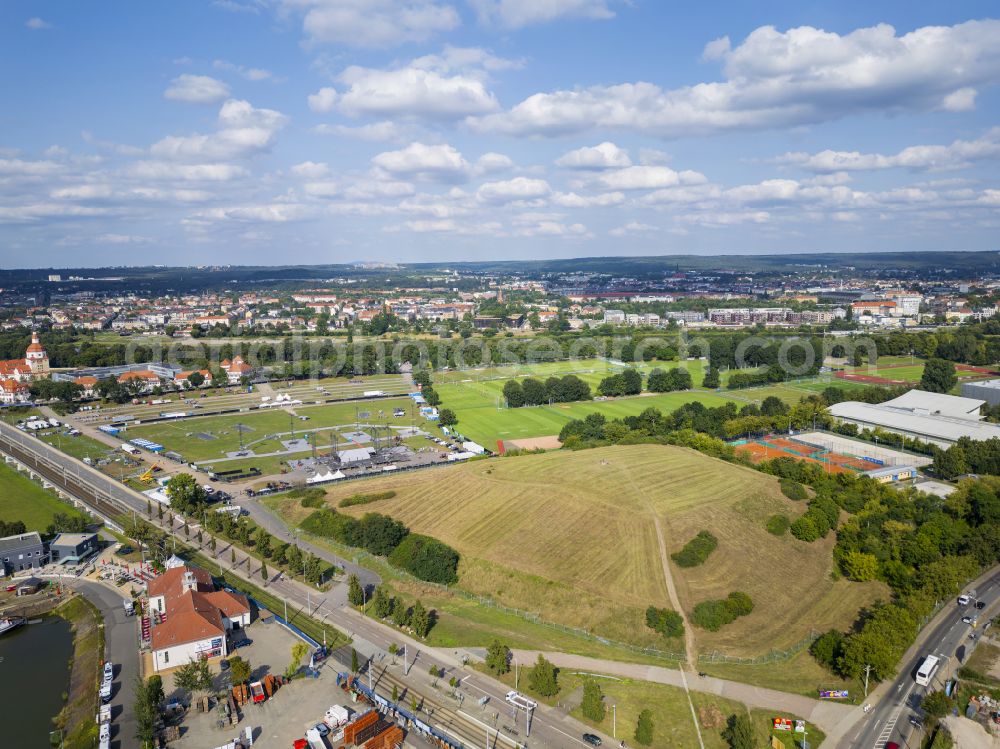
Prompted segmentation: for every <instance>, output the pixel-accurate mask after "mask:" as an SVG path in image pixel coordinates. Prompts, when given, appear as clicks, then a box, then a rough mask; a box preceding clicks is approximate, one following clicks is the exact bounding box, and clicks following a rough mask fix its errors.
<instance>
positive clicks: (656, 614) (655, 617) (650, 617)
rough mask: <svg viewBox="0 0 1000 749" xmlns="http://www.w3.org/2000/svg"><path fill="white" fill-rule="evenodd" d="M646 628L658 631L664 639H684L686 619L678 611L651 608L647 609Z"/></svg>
mask: <svg viewBox="0 0 1000 749" xmlns="http://www.w3.org/2000/svg"><path fill="white" fill-rule="evenodd" d="M646 626H647V627H649V628H650V629H653V630H656V631H657V632H659V633H660V634H661V635H663V636H664V637H683V636H684V619H682V618H681V615H680V614H678V613H677V612H676V611H672V610H670V609H658V608H656V607H655V606H650V607H649V608H648V609H646Z"/></svg>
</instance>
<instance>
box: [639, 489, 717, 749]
mask: <svg viewBox="0 0 1000 749" xmlns="http://www.w3.org/2000/svg"><path fill="white" fill-rule="evenodd" d="M624 475H625V479H626V480H627V481H628V482H629V484H631V485H632V488H633V489H634V490H635V492H636V493H637V494H638V495H639V496H641V497H642V499H643V501H644V502H645V503H646V508H647V509H648V510H649V514H650V516H651V517H652V518H653V526H654V527H655V528H656V543H657V545H658V546H659V548H660V564H662V565H663V579H664V580H665V581H666V583H667V597H668V598H669V599H670V605H671V607H672V608H673V609H674V611H676V612H677V613H678V614H680V615H681V620H682V621H683V622H684V657H685V660H686V663H687V666H688V668H689V669H691V673H694V672H695V670H696V665H695V664H696V663H697V661H698V656H697V654H696V653H695V643H694V633H693V632H692V631H691V622H689V621H688V618H687V614H685V613H684V609H683V608H681V599H680V597H679V596H678V595H677V586H676V585H674V577H673V575H672V574H671V573H670V560H669V559H668V558H667V544H666V542H665V541H664V540H663V528H662V527H661V525H660V516H659V515H657V514H656V508H655V507H654V506H653V503H652V502H651V501H650V500H649V497H648V496H646V492H645V491H644V490H643V488H642V487H641V486H639V485H638V484H637V483H636V482H635V480H634V479H633V478H632V475H631V474H630V473H628V472H627V471H625V472H624ZM678 670H679V671H680V674H681V683H682V684H683V685H684V694H685V695H686V696H687V701H688V706H690V708H691V720H692V721H694V730H695V731H696V732H697V734H698V744H699V745H700V746H701V749H705V742H704V740H703V739H702V737H701V726H700V725H698V714H697V713H696V712H695V709H694V702H693V701H692V699H691V692H690V690H689V689H688V683H687V674H686V673H685V669H684V668H683V667H681V668H680V669H678Z"/></svg>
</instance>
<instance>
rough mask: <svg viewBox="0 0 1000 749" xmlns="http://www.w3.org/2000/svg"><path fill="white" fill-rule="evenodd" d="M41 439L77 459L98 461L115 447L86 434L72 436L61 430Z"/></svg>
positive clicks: (45, 435)
mask: <svg viewBox="0 0 1000 749" xmlns="http://www.w3.org/2000/svg"><path fill="white" fill-rule="evenodd" d="M40 439H41V440H42V441H43V442H46V443H48V444H50V445H52V446H53V447H54V448H56V449H58V450H62V451H63V452H64V453H66V454H67V455H71V456H72V457H74V458H76V459H77V460H83V459H84V458H91V459H92V460H93V461H94V462H95V463H96V462H97V460H98V459H100V458H103V457H104V456H106V455H107V454H108V453H113V452H114V449H113V448H111V447H108V446H107V445H105V444H104V443H103V442H98V441H97V440H95V439H93V438H92V437H88V436H87V435H85V434H80V435H77V436H76V437H70V436H68V435H66V434H63V433H61V432H59V431H54V432H49V433H47V434H44V435H42V436H41V438H40Z"/></svg>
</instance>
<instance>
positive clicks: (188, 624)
mask: <svg viewBox="0 0 1000 749" xmlns="http://www.w3.org/2000/svg"><path fill="white" fill-rule="evenodd" d="M225 633H226V628H225V626H224V625H223V624H222V615H221V614H220V613H219V609H217V608H215V607H212V606H210V607H208V608H206V609H204V610H197V609H196V610H192V611H180V612H177V613H174V614H170V615H169V616H168V617H167V620H166V621H165V622H163V623H162V624H159V625H157V626H155V627H153V630H152V632H151V642H152V645H153V650H163V649H164V648H170V647H173V646H175V645H183V644H185V643H188V642H197V641H198V640H207V639H208V638H209V637H221V636H223V635H225Z"/></svg>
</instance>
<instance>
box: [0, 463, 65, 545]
mask: <svg viewBox="0 0 1000 749" xmlns="http://www.w3.org/2000/svg"><path fill="white" fill-rule="evenodd" d="M57 512H61V513H63V514H65V515H79V514H80V512H79V511H78V510H77V509H76V508H75V507H73V506H72V505H69V504H67V503H65V502H63V501H61V500H60V499H59V498H58V497H56V495H55V494H53V493H52V492H50V491H48V490H46V489H43V488H42V487H41V486H39V485H38V484H36V483H35V482H34V481H32V480H31V479H29V478H28V477H27V476H25V475H23V474H20V473H18V472H17V471H15V470H14V469H13V468H11V467H10V466H8V465H7V464H5V463H0V518H3V519H4V520H8V521H13V520H21V521H23V522H24V524H25V525H26V526H27V528H28V530H29V531H39V532H42V533H44V532H45V529H46V528H47V527H48V526H49V524H50V523H51V522H52V518H53V516H54V515H55V514H56V513H57Z"/></svg>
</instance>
